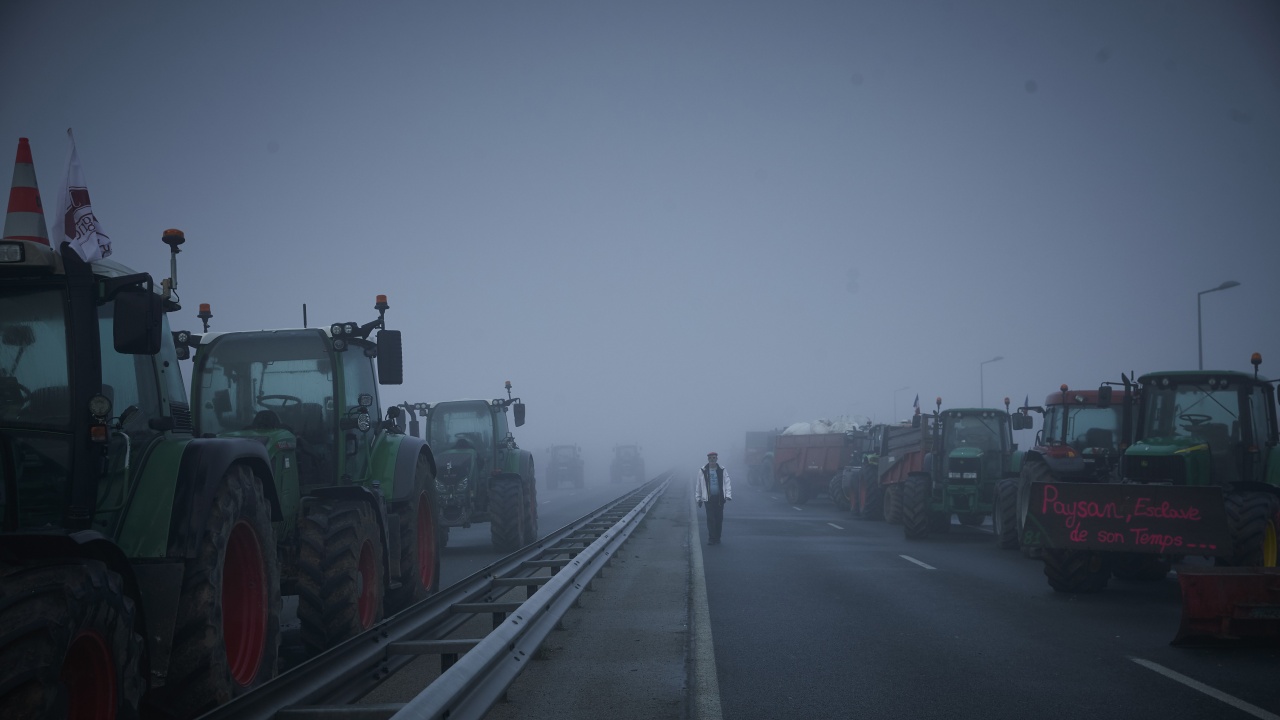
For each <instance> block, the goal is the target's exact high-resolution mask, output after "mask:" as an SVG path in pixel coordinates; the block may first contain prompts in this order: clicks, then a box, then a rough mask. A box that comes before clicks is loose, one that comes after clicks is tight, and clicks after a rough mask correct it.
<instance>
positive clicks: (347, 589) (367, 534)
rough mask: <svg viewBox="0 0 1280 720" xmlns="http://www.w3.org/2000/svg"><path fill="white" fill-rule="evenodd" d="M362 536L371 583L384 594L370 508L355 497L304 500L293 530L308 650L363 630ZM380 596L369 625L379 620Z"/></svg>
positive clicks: (377, 536)
mask: <svg viewBox="0 0 1280 720" xmlns="http://www.w3.org/2000/svg"><path fill="white" fill-rule="evenodd" d="M365 541H369V542H370V544H371V545H372V547H373V552H374V566H375V567H376V568H377V572H378V580H377V583H376V584H377V587H378V592H379V593H383V592H385V588H386V579H385V578H384V577H383V562H382V540H381V537H380V534H379V532H378V522H377V518H376V517H375V516H374V513H373V508H371V507H370V506H369V504H368V503H366V502H363V501H358V500H318V499H312V500H310V501H308V502H307V506H306V509H305V512H304V514H303V518H302V523H301V524H300V527H299V529H298V547H299V552H298V621H299V622H300V623H301V625H302V642H303V644H304V645H305V646H306V648H307V652H308V654H311V655H314V654H318V653H320V652H323V651H325V650H328V649H329V648H330V647H333V646H334V645H336V644H338V643H340V642H342V641H344V640H347V639H349V638H352V637H354V636H356V635H358V634H360V633H361V632H363V631H364V630H366V629H367V628H366V627H364V626H363V625H362V624H361V621H360V610H359V593H360V569H359V565H360V549H361V547H362V546H363V545H364V543H365ZM381 597H382V596H381V595H380V597H379V600H378V601H377V602H376V603H375V604H376V607H377V610H376V611H375V616H374V618H373V621H372V623H371V624H370V625H371V626H372V625H374V624H377V623H378V622H379V621H380V620H381V619H382V613H383V605H384V603H383V602H382V601H381Z"/></svg>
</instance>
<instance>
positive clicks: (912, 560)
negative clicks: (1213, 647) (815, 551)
mask: <svg viewBox="0 0 1280 720" xmlns="http://www.w3.org/2000/svg"><path fill="white" fill-rule="evenodd" d="M898 557H900V558H902V559H903V560H906V561H907V562H913V563H915V564H917V565H919V566H920V567H922V568H924V569H925V570H937V569H938V568H936V567H934V566H932V565H930V564H929V563H923V562H920V561H919V560H917V559H915V558H913V557H911V556H910V555H899V556H898ZM1277 720H1280V718H1277Z"/></svg>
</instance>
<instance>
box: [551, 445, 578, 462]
mask: <svg viewBox="0 0 1280 720" xmlns="http://www.w3.org/2000/svg"><path fill="white" fill-rule="evenodd" d="M573 458H574V449H573V448H571V447H564V446H561V447H556V448H552V449H551V459H552V460H554V461H558V462H568V461H569V460H572V459H573Z"/></svg>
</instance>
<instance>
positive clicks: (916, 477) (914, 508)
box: [902, 473, 950, 540]
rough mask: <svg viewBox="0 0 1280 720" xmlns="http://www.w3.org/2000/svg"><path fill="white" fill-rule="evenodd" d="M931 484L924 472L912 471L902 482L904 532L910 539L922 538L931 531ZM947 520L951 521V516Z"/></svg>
mask: <svg viewBox="0 0 1280 720" xmlns="http://www.w3.org/2000/svg"><path fill="white" fill-rule="evenodd" d="M931 484H932V483H931V481H930V479H929V476H928V475H926V474H924V473H911V474H910V475H908V476H907V479H906V482H904V483H902V534H903V535H904V536H905V537H907V538H908V539H911V540H914V539H916V538H922V537H924V536H925V535H927V534H928V533H929V530H930V528H931V525H932V523H930V521H929V515H930V513H929V496H930V495H931V494H932V493H931V492H930V491H931V488H930V485H931ZM947 522H948V523H950V516H948V518H947Z"/></svg>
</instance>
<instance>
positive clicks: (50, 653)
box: [0, 558, 146, 720]
mask: <svg viewBox="0 0 1280 720" xmlns="http://www.w3.org/2000/svg"><path fill="white" fill-rule="evenodd" d="M135 620H136V618H135V608H134V604H133V601H132V600H130V599H129V598H128V597H127V596H126V595H125V593H124V582H123V580H121V578H120V576H119V574H117V573H115V572H112V571H111V570H109V569H107V566H106V565H104V564H102V563H101V562H98V561H96V560H88V559H79V558H71V559H64V560H59V561H57V563H56V564H40V565H23V566H12V567H8V566H0V717H3V718H6V719H8V718H13V719H14V720H26V719H28V718H30V719H32V720H35V719H37V718H48V717H66V716H67V711H68V708H69V700H68V694H67V688H66V686H65V684H64V683H63V682H62V677H61V676H62V666H63V661H64V660H65V657H66V653H67V650H68V649H69V648H70V647H71V642H72V640H73V639H74V638H75V637H76V636H77V635H78V634H79V633H80V632H81V631H82V630H88V629H93V630H96V631H97V632H98V633H99V634H100V635H101V636H102V637H103V639H104V640H105V641H106V643H107V645H108V646H109V648H110V650H111V652H112V655H113V656H114V658H115V662H116V670H117V673H116V677H117V681H118V682H117V687H116V694H117V700H118V703H117V710H116V716H117V717H119V718H136V717H137V715H138V708H139V704H140V702H141V701H142V694H143V692H144V691H145V689H146V686H145V683H144V681H143V677H142V674H141V672H139V669H140V664H141V662H142V653H143V639H142V636H141V635H139V634H138V633H137V632H135V631H134V627H133V626H134V622H135Z"/></svg>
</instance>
